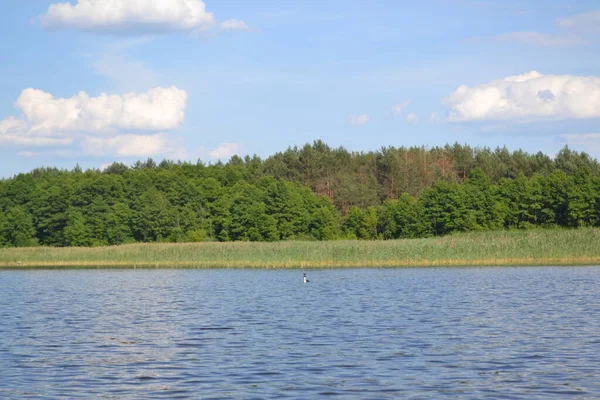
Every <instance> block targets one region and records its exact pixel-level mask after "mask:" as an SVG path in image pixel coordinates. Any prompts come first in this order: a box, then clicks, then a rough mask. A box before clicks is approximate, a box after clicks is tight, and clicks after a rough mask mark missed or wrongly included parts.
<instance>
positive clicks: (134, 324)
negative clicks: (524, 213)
mask: <svg viewBox="0 0 600 400" xmlns="http://www.w3.org/2000/svg"><path fill="white" fill-rule="evenodd" d="M309 276H310V277H311V283H310V284H308V285H304V284H302V274H301V272H298V271H267V270H264V271H261V270H249V271H244V270H206V271H191V270H190V271H186V270H162V271H161V270H152V271H149V270H148V271H144V270H141V271H140V270H135V271H102V270H100V271H2V272H0V287H1V288H2V290H1V291H0V303H1V304H2V307H1V309H0V321H1V322H2V323H1V324H0V374H1V375H0V376H2V379H1V380H0V398H20V397H28V398H72V397H84V396H85V397H97V398H106V399H114V398H118V399H121V398H136V399H138V398H139V399H156V398H161V399H162V398H206V399H229V398H260V399H263V398H278V399H279V398H312V397H320V396H322V397H334V398H335V397H341V398H356V399H369V398H372V399H381V398H409V399H439V398H464V399H482V398H486V399H551V398H556V399H563V398H568V397H576V398H581V399H589V398H600V383H599V382H600V380H598V379H597V377H598V376H600V356H599V354H600V340H599V339H598V332H600V300H599V299H600V296H599V295H600V269H599V268H593V267H586V268H440V269H396V270H393V269H364V270H357V269H352V270H315V271H309Z"/></svg>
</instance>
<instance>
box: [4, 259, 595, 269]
mask: <svg viewBox="0 0 600 400" xmlns="http://www.w3.org/2000/svg"><path fill="white" fill-rule="evenodd" d="M593 266H600V257H599V258H594V259H591V258H581V259H513V260H510V259H501V260H442V261H440V260H434V261H430V262H423V261H422V260H419V261H416V262H412V263H407V262H404V261H398V262H389V261H385V262H378V261H357V262H354V263H348V262H343V263H335V262H333V263H319V262H292V263H282V264H273V263H244V262H240V263H232V262H223V263H218V262H207V263H197V262H190V263H182V262H179V263H170V262H156V263H139V264H132V263H129V262H122V263H119V262H111V263H102V262H91V263H90V262H56V263H23V264H17V263H0V271H18V270H86V269H89V270H93V269H190V270H192V269H281V270H283V269H352V268H356V269H361V268H373V269H377V268H392V269H394V268H445V267H474V268H477V267H486V268H495V267H593Z"/></svg>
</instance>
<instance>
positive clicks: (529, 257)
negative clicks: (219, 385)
mask: <svg viewBox="0 0 600 400" xmlns="http://www.w3.org/2000/svg"><path fill="white" fill-rule="evenodd" d="M599 245H600V229H597V228H586V229H577V230H535V231H497V232H470V233H465V234H457V235H451V236H446V237H441V238H429V239H405V240H391V241H329V242H276V243H248V242H234V243H231V242H230V243H185V244H159V243H155V244H132V245H124V246H113V247H94V248H49V247H33V248H13V249H0V268H5V269H10V268H343V267H346V268H360V267H368V268H372V267H387V268H390V267H447V266H521V265H532V266H533V265H536V266H538V265H600V246H599Z"/></svg>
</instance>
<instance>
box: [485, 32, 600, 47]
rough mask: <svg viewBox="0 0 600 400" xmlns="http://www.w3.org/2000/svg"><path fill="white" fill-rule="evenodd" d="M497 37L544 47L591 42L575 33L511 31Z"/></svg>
mask: <svg viewBox="0 0 600 400" xmlns="http://www.w3.org/2000/svg"><path fill="white" fill-rule="evenodd" d="M496 39H497V40H501V41H510V42H519V43H524V44H529V45H534V46H544V47H568V46H578V45H582V44H588V43H589V42H588V41H587V40H585V39H583V38H581V37H578V36H575V35H570V34H569V35H553V34H549V33H540V32H510V33H505V34H502V35H498V36H496Z"/></svg>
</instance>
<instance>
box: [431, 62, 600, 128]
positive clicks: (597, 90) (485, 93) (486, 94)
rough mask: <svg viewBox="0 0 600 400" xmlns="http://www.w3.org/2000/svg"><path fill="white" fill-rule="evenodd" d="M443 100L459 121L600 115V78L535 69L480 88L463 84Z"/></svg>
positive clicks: (550, 118) (454, 119)
mask: <svg viewBox="0 0 600 400" xmlns="http://www.w3.org/2000/svg"><path fill="white" fill-rule="evenodd" d="M443 102H444V103H445V104H446V105H448V106H449V116H448V119H449V120H450V121H455V122H458V121H490V120H544V119H546V120H548V119H549V120H558V119H572V118H600V78H598V77H594V76H590V77H583V76H571V75H542V74H540V73H539V72H536V71H532V72H529V73H526V74H523V75H518V76H509V77H506V78H503V79H498V80H495V81H491V82H489V83H486V84H483V85H479V86H476V87H469V86H466V85H462V86H460V87H459V88H458V89H456V90H455V91H454V92H453V93H451V94H450V95H449V96H448V97H446V98H444V99H443Z"/></svg>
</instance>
